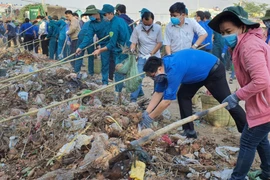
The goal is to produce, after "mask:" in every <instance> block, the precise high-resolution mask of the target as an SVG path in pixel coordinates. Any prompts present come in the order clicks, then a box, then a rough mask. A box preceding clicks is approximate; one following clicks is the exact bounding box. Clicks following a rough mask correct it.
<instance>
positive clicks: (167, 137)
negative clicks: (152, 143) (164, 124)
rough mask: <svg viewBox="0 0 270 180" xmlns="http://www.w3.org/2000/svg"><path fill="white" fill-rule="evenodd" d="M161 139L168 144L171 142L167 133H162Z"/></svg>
mask: <svg viewBox="0 0 270 180" xmlns="http://www.w3.org/2000/svg"><path fill="white" fill-rule="evenodd" d="M161 140H162V141H164V142H166V143H168V144H169V145H172V144H173V143H172V140H171V139H170V137H169V135H168V134H164V135H163V136H161Z"/></svg>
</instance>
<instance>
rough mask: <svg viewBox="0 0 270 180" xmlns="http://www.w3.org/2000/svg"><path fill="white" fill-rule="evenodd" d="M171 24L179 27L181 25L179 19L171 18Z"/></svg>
mask: <svg viewBox="0 0 270 180" xmlns="http://www.w3.org/2000/svg"><path fill="white" fill-rule="evenodd" d="M171 22H172V24H173V25H179V24H180V23H181V21H180V19H179V18H178V17H171Z"/></svg>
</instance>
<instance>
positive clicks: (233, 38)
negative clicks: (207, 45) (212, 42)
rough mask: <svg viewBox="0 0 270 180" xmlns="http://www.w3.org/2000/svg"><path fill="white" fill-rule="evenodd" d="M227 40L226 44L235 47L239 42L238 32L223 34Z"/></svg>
mask: <svg viewBox="0 0 270 180" xmlns="http://www.w3.org/2000/svg"><path fill="white" fill-rule="evenodd" d="M222 37H223V38H224V40H225V44H226V45H227V46H229V47H230V48H234V47H235V46H236V44H237V34H230V35H225V36H222Z"/></svg>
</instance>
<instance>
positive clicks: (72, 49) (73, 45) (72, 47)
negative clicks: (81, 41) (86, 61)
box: [69, 39, 78, 68]
mask: <svg viewBox="0 0 270 180" xmlns="http://www.w3.org/2000/svg"><path fill="white" fill-rule="evenodd" d="M77 44H78V39H75V40H71V45H70V54H69V55H71V54H74V53H75V52H76V49H77ZM75 58H78V56H77V55H75V54H74V55H73V56H71V57H70V58H69V60H71V59H75ZM70 64H71V66H72V67H73V68H75V61H71V62H70Z"/></svg>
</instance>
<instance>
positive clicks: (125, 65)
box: [115, 54, 142, 93]
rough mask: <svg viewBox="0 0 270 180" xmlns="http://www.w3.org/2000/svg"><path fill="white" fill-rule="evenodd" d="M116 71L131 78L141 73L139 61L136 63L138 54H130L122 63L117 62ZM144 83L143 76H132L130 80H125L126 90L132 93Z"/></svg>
mask: <svg viewBox="0 0 270 180" xmlns="http://www.w3.org/2000/svg"><path fill="white" fill-rule="evenodd" d="M115 69H116V72H118V73H120V74H125V75H126V78H130V77H133V76H136V75H138V74H139V72H138V68H137V63H136V56H135V55H134V54H129V55H128V58H127V59H126V60H124V61H123V62H122V63H121V64H117V65H116V67H115ZM141 83H142V77H140V76H138V77H135V78H132V79H131V80H129V81H126V82H125V87H126V91H127V92H129V93H131V92H134V91H136V90H137V89H138V87H139V86H140V84H141Z"/></svg>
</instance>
